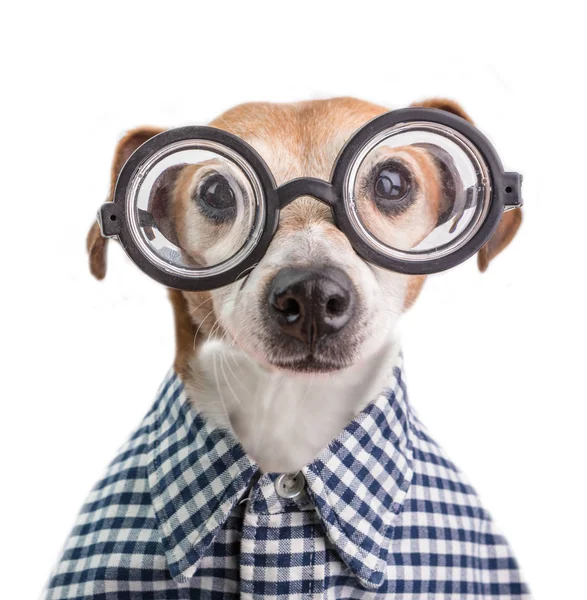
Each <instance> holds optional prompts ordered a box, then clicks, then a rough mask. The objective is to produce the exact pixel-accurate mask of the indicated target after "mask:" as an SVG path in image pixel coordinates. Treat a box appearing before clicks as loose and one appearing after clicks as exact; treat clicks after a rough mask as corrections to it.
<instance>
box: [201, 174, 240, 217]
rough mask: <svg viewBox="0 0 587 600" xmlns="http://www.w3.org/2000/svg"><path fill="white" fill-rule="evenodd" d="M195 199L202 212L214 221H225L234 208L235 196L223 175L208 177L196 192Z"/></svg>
mask: <svg viewBox="0 0 587 600" xmlns="http://www.w3.org/2000/svg"><path fill="white" fill-rule="evenodd" d="M195 200H196V201H197V202H198V204H199V205H200V207H201V209H202V211H203V212H204V214H205V215H206V216H207V217H209V218H211V219H213V220H216V221H225V220H227V219H228V218H230V217H231V216H232V215H233V213H234V211H235V210H236V196H235V193H234V190H233V189H232V186H231V185H230V183H229V182H228V180H227V179H226V177H224V176H223V175H220V174H216V175H212V176H211V177H208V178H207V179H206V180H205V181H204V182H203V183H202V184H201V185H200V187H199V189H198V190H197V192H196V198H195Z"/></svg>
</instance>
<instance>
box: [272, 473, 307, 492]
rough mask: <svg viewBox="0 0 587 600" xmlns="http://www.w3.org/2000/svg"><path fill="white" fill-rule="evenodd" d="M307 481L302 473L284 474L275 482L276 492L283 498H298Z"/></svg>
mask: <svg viewBox="0 0 587 600" xmlns="http://www.w3.org/2000/svg"><path fill="white" fill-rule="evenodd" d="M305 485H306V481H305V479H304V476H303V475H302V473H301V472H300V471H298V472H297V473H283V474H281V475H280V476H279V477H278V478H277V479H276V480H275V491H276V492H277V495H278V496H281V497H282V498H288V499H291V498H297V497H298V496H299V495H300V494H301V493H302V490H303V489H304V487H305Z"/></svg>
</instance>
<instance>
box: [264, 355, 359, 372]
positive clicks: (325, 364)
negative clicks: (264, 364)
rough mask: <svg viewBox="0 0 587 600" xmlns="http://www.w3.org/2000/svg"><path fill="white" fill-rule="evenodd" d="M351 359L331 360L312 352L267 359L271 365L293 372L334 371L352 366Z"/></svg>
mask: <svg viewBox="0 0 587 600" xmlns="http://www.w3.org/2000/svg"><path fill="white" fill-rule="evenodd" d="M352 364H353V363H352V361H351V360H342V359H339V360H331V359H326V358H323V357H320V356H316V355H314V354H309V355H308V356H305V357H303V358H291V359H273V360H270V361H269V365H270V366H271V367H275V368H278V369H280V370H283V371H289V372H293V373H316V374H318V373H322V374H327V373H336V372H338V371H343V370H344V369H347V368H348V367H350V366H352Z"/></svg>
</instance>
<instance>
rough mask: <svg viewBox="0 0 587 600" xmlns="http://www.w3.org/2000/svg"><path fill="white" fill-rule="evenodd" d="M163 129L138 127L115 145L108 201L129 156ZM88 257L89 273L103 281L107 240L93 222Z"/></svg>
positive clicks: (88, 242)
mask: <svg viewBox="0 0 587 600" xmlns="http://www.w3.org/2000/svg"><path fill="white" fill-rule="evenodd" d="M162 131H164V130H163V129H159V128H157V127H139V128H137V129H133V130H132V131H129V132H128V133H127V134H126V135H125V136H124V137H123V138H122V139H121V140H120V141H119V142H118V144H117V146H116V150H115V151H114V159H113V160H112V168H111V172H110V194H109V196H108V201H109V202H111V201H112V196H113V194H114V187H115V185H116V179H117V178H118V175H119V174H120V171H121V170H122V167H123V166H124V163H125V162H126V161H127V160H128V158H129V157H130V155H131V154H132V153H133V152H134V151H135V150H136V149H137V148H138V147H139V146H141V145H142V144H144V143H145V142H146V141H147V140H148V139H150V138H152V137H153V136H154V135H157V134H158V133H161V132H162ZM86 243H87V248H88V255H89V261H90V272H91V273H92V275H94V277H96V279H104V277H105V275H106V248H107V244H108V239H107V238H104V237H102V234H101V232H100V226H99V225H98V223H97V222H95V223H94V224H93V225H92V227H91V228H90V231H89V232H88V237H87V240H86Z"/></svg>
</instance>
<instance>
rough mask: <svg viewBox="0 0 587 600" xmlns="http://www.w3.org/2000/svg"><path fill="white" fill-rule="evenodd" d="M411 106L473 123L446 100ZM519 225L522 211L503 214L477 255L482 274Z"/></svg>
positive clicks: (515, 210) (512, 236)
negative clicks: (434, 110) (436, 109)
mask: <svg viewBox="0 0 587 600" xmlns="http://www.w3.org/2000/svg"><path fill="white" fill-rule="evenodd" d="M412 106H422V107H425V108H438V109H440V110H445V111H446V112H449V113H452V114H453V115H457V116H458V117H461V119H465V120H466V121H469V123H473V120H472V119H471V117H470V116H469V115H468V114H467V113H466V112H465V111H464V110H463V108H462V107H461V105H460V104H457V103H456V102H454V101H453V100H448V99H446V98H431V99H430V100H423V101H422V102H415V103H414V104H412ZM521 223H522V209H520V208H516V209H514V210H509V211H507V212H504V213H503V215H502V218H501V221H500V223H499V225H498V227H497V229H496V230H495V233H494V234H493V235H492V236H491V238H490V239H489V241H488V242H487V243H486V244H485V246H483V248H481V250H480V251H479V252H478V254H477V266H478V267H479V270H480V271H481V272H482V273H483V272H484V271H486V270H487V267H488V266H489V263H490V262H491V261H492V260H493V259H494V258H495V257H496V256H497V255H498V254H499V253H500V252H501V251H502V250H503V249H504V248H505V247H506V246H507V245H508V244H509V243H510V242H511V241H512V240H513V239H514V236H515V235H516V233H517V231H518V229H519V228H520V225H521Z"/></svg>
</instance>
